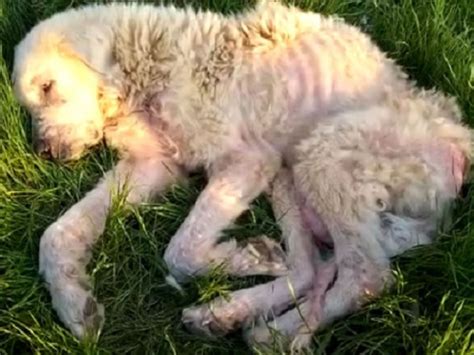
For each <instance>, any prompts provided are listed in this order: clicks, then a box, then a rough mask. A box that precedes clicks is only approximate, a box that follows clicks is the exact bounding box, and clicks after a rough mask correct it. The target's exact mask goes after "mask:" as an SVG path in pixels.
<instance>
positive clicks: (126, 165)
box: [39, 159, 179, 338]
mask: <svg viewBox="0 0 474 355" xmlns="http://www.w3.org/2000/svg"><path fill="white" fill-rule="evenodd" d="M178 175H179V172H178V170H177V169H175V168H174V167H173V165H172V164H170V163H169V162H168V163H165V162H163V161H161V160H160V159H146V160H144V161H134V162H130V161H128V160H123V161H121V162H119V163H118V164H117V166H116V167H115V168H114V169H113V170H112V171H110V172H108V173H107V174H106V176H105V178H104V179H103V180H102V181H101V182H100V183H99V184H98V185H97V186H96V187H95V189H93V190H92V191H90V192H89V193H88V194H87V195H86V196H84V198H83V199H82V200H80V201H79V202H77V203H76V204H75V205H73V206H72V207H71V208H70V209H69V210H68V211H67V212H66V213H65V214H64V215H63V216H61V217H60V218H59V219H58V220H57V221H56V222H55V223H53V224H52V225H50V226H49V227H48V228H47V230H46V231H45V232H44V234H43V236H42V238H41V242H40V251H39V267H40V273H41V274H42V276H43V278H44V280H45V281H46V285H47V287H48V289H49V291H50V294H51V297H52V303H53V307H54V309H55V310H56V311H57V312H58V315H59V318H60V319H61V321H62V322H63V323H64V324H65V325H66V326H67V327H68V328H69V329H70V330H71V331H72V332H73V334H74V335H76V336H77V337H79V338H83V337H85V336H96V335H97V334H98V332H99V331H100V329H101V327H102V324H103V322H104V309H103V306H102V305H100V304H98V303H97V301H96V300H95V298H94V296H93V294H92V291H91V286H90V281H89V277H88V275H87V274H86V265H87V263H88V262H89V259H90V254H91V249H92V247H93V245H94V243H95V242H96V240H97V239H98V237H99V236H100V235H101V234H102V232H103V231H104V228H105V223H106V219H107V215H108V211H109V209H110V207H111V202H112V199H113V196H114V194H115V193H120V194H123V193H124V192H127V194H126V200H127V202H128V203H130V204H139V203H141V202H143V201H145V200H147V199H148V198H150V197H152V196H153V195H154V194H155V193H158V192H160V191H161V190H163V189H164V188H165V187H166V186H168V185H169V184H170V183H171V182H173V181H175V180H176V178H177V177H178ZM124 189H127V190H128V191H124Z"/></svg>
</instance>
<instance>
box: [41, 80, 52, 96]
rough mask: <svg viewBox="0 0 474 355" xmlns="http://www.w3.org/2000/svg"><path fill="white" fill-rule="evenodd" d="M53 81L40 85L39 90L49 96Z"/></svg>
mask: <svg viewBox="0 0 474 355" xmlns="http://www.w3.org/2000/svg"><path fill="white" fill-rule="evenodd" d="M53 84H54V82H53V81H48V82H46V83H43V84H41V90H42V91H43V93H44V94H45V95H47V94H49V93H50V92H51V89H52V88H53Z"/></svg>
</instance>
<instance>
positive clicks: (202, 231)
mask: <svg viewBox="0 0 474 355" xmlns="http://www.w3.org/2000/svg"><path fill="white" fill-rule="evenodd" d="M280 162H281V161H280V157H279V155H278V154H276V153H274V152H273V151H271V149H269V150H265V149H261V148H260V147H259V148H258V149H257V148H248V149H242V150H239V151H238V152H232V153H231V154H228V155H226V156H225V157H223V158H222V159H221V160H220V161H218V162H216V164H215V165H214V166H213V169H212V172H211V173H210V178H209V182H208V185H207V186H206V188H205V189H204V191H203V192H202V193H201V194H200V196H199V197H198V199H197V201H196V203H195V206H194V208H193V209H192V210H191V212H190V214H189V215H188V217H187V218H186V220H185V221H184V223H183V224H182V225H181V227H180V228H179V230H178V231H177V233H176V234H175V236H174V237H173V238H172V239H171V241H170V243H169V246H168V248H167V250H166V252H165V256H164V259H165V262H166V263H167V265H168V267H169V270H170V273H171V276H172V277H174V279H175V280H177V281H178V282H184V281H186V280H187V279H188V278H189V277H190V276H196V275H203V274H205V273H207V272H208V271H209V270H210V269H211V268H212V267H214V266H216V265H218V264H219V265H221V266H224V268H225V269H224V270H225V271H226V272H228V273H230V274H234V275H249V274H258V273H262V274H265V273H266V274H273V273H278V272H284V271H286V268H285V267H283V266H282V263H281V262H280V263H279V262H275V263H273V264H272V260H278V256H280V258H281V255H280V254H281V253H280V250H277V248H276V245H277V243H274V244H271V243H260V245H259V248H260V249H261V248H266V249H267V250H265V251H264V252H261V253H258V251H257V254H259V255H252V253H251V251H250V249H251V247H249V246H247V247H241V246H239V245H237V243H236V241H235V240H231V241H229V242H223V243H218V240H219V238H220V237H221V232H222V231H223V229H225V228H226V227H228V226H229V225H230V223H232V222H233V221H234V219H235V218H237V217H238V216H239V215H240V214H241V213H242V212H243V211H244V210H246V209H247V208H248V206H249V203H250V202H251V201H252V200H254V199H255V198H256V197H257V196H258V195H259V194H260V193H261V192H262V191H263V190H264V189H265V188H266V187H267V186H268V183H269V182H270V180H271V179H272V178H273V177H274V175H275V174H276V172H277V171H278V169H279V167H280ZM261 241H262V240H260V242H261ZM254 249H257V250H258V248H257V247H255V248H254ZM262 255H267V257H264V256H262ZM269 270H270V271H269Z"/></svg>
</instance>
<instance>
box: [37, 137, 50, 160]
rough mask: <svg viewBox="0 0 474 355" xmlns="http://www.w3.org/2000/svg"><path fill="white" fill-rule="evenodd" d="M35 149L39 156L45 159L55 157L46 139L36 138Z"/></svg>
mask: <svg viewBox="0 0 474 355" xmlns="http://www.w3.org/2000/svg"><path fill="white" fill-rule="evenodd" d="M33 149H34V151H35V152H36V154H38V155H39V156H40V157H41V158H43V159H51V158H52V157H53V155H52V152H51V145H50V144H49V142H48V141H47V140H45V139H40V138H37V137H34V138H33Z"/></svg>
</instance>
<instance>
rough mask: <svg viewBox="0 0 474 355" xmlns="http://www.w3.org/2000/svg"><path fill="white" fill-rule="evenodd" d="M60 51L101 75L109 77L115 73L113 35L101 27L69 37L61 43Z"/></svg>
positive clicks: (88, 29)
mask: <svg viewBox="0 0 474 355" xmlns="http://www.w3.org/2000/svg"><path fill="white" fill-rule="evenodd" d="M59 49H60V52H61V54H63V55H67V56H69V57H71V58H74V59H77V60H79V61H81V62H83V63H84V64H85V65H87V66H88V67H89V68H90V69H91V70H93V71H95V72H97V73H99V74H101V75H104V76H109V75H111V74H112V72H113V69H114V65H115V61H114V56H113V35H112V33H111V32H110V31H107V30H105V29H103V28H101V27H98V26H92V28H87V29H85V30H84V31H83V32H80V33H79V32H78V33H74V34H70V35H68V36H67V38H64V39H63V40H62V41H61V43H60V45H59Z"/></svg>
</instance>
